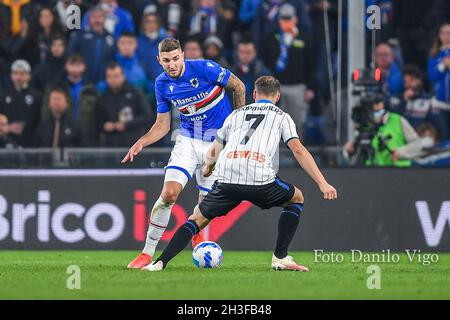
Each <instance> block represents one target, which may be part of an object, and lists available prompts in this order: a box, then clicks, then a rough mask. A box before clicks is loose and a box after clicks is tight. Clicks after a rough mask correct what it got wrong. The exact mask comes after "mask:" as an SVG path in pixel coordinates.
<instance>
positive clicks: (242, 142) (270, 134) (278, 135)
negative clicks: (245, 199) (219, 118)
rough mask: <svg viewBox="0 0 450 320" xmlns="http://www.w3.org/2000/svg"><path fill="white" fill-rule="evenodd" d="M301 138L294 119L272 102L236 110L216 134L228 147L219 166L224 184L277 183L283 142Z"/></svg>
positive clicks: (217, 165)
mask: <svg viewBox="0 0 450 320" xmlns="http://www.w3.org/2000/svg"><path fill="white" fill-rule="evenodd" d="M294 138H297V139H298V134H297V130H296V126H295V123H294V121H293V120H292V118H291V116H290V115H289V114H287V113H286V112H284V111H283V110H281V109H280V108H278V107H277V106H275V105H274V104H272V103H269V102H258V103H253V104H250V105H247V106H244V107H242V108H240V109H237V110H234V111H233V112H232V113H231V114H230V115H229V116H228V117H227V118H226V120H225V122H224V124H223V126H222V128H221V129H219V131H218V132H217V135H216V140H217V141H219V142H220V143H223V144H225V147H224V150H223V151H222V152H221V153H220V155H219V158H218V160H217V164H216V167H215V171H216V172H215V173H216V174H217V176H218V181H219V182H222V183H232V184H244V185H264V184H268V183H271V182H273V181H274V180H275V176H276V172H277V165H276V164H277V163H278V159H277V157H278V147H279V143H280V139H283V141H284V143H287V142H288V141H289V140H291V139H294Z"/></svg>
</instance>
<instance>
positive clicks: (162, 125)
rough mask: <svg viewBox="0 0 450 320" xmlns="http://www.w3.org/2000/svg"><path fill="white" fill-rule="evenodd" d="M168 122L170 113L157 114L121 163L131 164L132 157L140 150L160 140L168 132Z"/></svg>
mask: <svg viewBox="0 0 450 320" xmlns="http://www.w3.org/2000/svg"><path fill="white" fill-rule="evenodd" d="M170 121H171V115H170V112H166V113H158V115H157V117H156V122H155V123H154V124H153V126H152V127H151V128H150V130H149V131H148V132H147V133H146V134H144V135H143V136H142V137H141V138H140V139H139V140H138V141H136V143H135V144H134V145H133V146H132V147H131V148H130V150H128V153H127V155H126V156H125V157H124V158H123V160H122V163H126V162H127V161H130V162H133V159H134V157H135V156H137V155H138V154H139V152H141V151H142V149H144V148H145V147H147V146H149V145H151V144H153V143H155V142H157V141H159V140H160V139H162V138H163V137H164V136H165V135H166V134H167V133H168V132H169V131H170Z"/></svg>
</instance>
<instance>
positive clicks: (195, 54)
mask: <svg viewBox="0 0 450 320" xmlns="http://www.w3.org/2000/svg"><path fill="white" fill-rule="evenodd" d="M183 51H184V58H185V59H203V50H202V46H201V44H200V42H199V41H198V40H197V39H196V38H189V39H187V40H186V41H185V42H184V46H183Z"/></svg>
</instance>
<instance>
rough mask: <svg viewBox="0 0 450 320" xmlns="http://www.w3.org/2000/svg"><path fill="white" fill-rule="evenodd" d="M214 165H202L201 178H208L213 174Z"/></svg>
mask: <svg viewBox="0 0 450 320" xmlns="http://www.w3.org/2000/svg"><path fill="white" fill-rule="evenodd" d="M215 165H216V164H215V163H213V164H206V163H205V164H204V165H203V169H202V173H203V176H204V177H209V176H210V175H211V174H212V173H213V171H214V167H215Z"/></svg>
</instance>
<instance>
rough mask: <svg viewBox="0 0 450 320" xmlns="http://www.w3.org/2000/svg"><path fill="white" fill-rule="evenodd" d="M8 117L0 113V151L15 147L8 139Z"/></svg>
mask: <svg viewBox="0 0 450 320" xmlns="http://www.w3.org/2000/svg"><path fill="white" fill-rule="evenodd" d="M8 133H9V126H8V117H7V116H5V115H4V114H1V113H0V149H2V148H13V147H15V143H14V141H13V140H12V139H11V138H10V137H9V135H8Z"/></svg>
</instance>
